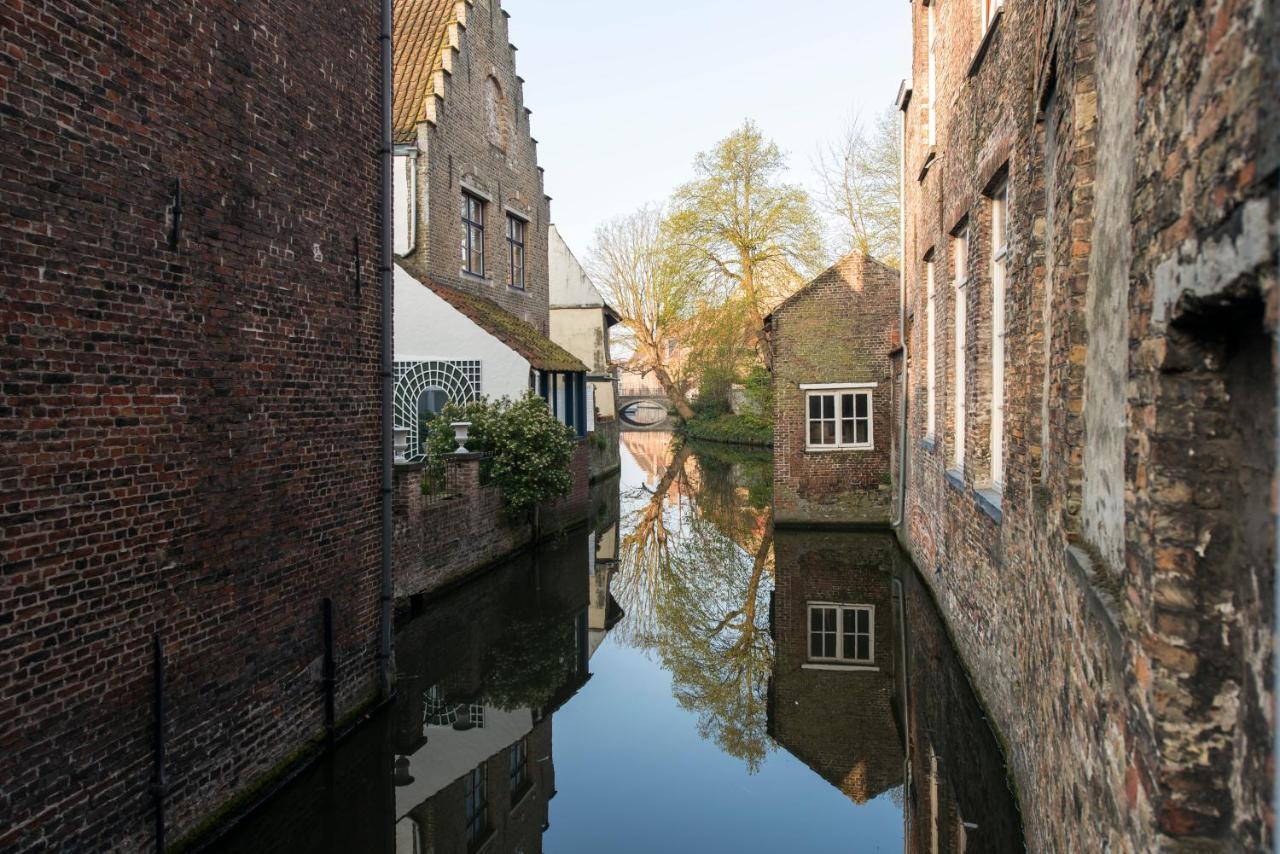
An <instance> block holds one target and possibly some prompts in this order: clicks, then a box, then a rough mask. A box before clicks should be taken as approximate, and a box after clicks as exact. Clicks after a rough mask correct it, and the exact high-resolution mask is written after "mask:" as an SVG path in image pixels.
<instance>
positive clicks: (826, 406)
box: [822, 394, 836, 418]
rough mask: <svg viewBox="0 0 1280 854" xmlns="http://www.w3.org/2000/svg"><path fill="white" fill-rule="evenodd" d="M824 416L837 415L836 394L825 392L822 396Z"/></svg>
mask: <svg viewBox="0 0 1280 854" xmlns="http://www.w3.org/2000/svg"><path fill="white" fill-rule="evenodd" d="M822 417H823V418H835V417H836V396H835V395H834V394H824V395H823V396H822Z"/></svg>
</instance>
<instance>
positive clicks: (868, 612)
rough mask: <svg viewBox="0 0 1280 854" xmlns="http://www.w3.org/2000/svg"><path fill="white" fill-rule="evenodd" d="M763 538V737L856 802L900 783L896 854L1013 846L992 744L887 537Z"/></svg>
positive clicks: (934, 619) (1015, 825)
mask: <svg viewBox="0 0 1280 854" xmlns="http://www.w3.org/2000/svg"><path fill="white" fill-rule="evenodd" d="M774 536H775V542H774V549H775V556H776V558H775V559H776V577H777V581H776V586H775V589H774V600H773V619H772V629H773V634H774V639H775V642H776V655H777V659H776V663H775V667H774V675H773V680H772V682H771V684H770V690H769V732H770V734H771V735H772V736H773V737H774V739H775V740H777V742H778V743H779V744H780V745H782V746H783V747H784V748H786V750H787V751H789V752H790V753H791V754H793V755H794V756H796V757H797V758H798V759H800V760H801V761H803V762H804V763H805V764H807V765H808V766H809V767H811V768H812V769H813V770H814V771H816V772H817V773H818V774H821V775H822V776H823V777H824V778H825V779H827V780H829V781H830V782H831V783H832V784H833V785H835V786H836V787H837V788H839V789H840V790H841V791H842V792H844V793H845V794H846V795H848V796H849V797H850V798H851V799H853V800H854V801H857V802H858V803H862V802H865V801H866V800H869V799H870V798H873V797H876V796H877V795H879V794H881V793H883V792H885V791H887V790H890V789H892V788H893V787H895V786H899V785H905V793H904V797H903V800H904V806H905V809H906V830H905V834H906V844H905V850H907V851H912V852H915V851H919V852H963V851H966V850H971V851H995V852H1003V851H1018V850H1022V848H1023V840H1022V827H1021V823H1020V819H1019V815H1018V810H1017V804H1016V801H1015V800H1014V797H1013V794H1012V793H1011V791H1010V790H1009V787H1008V782H1007V773H1006V768H1005V763H1004V759H1003V757H1002V755H1001V752H1000V748H999V746H998V744H997V743H996V740H995V736H994V734H993V733H992V731H991V728H990V726H989V725H988V724H987V721H986V717H985V715H984V713H983V710H982V707H981V706H980V705H979V703H978V700H977V697H976V696H975V695H974V693H973V690H972V688H970V686H969V681H968V677H967V676H966V674H965V672H964V669H963V668H962V667H961V665H960V662H959V659H958V658H957V657H956V654H955V651H954V650H953V649H952V648H951V646H950V642H949V640H948V637H947V633H946V631H945V629H944V627H943V625H942V622H941V620H940V619H939V617H938V614H937V612H936V611H935V609H934V607H933V602H932V600H931V599H930V598H929V595H928V593H927V592H926V591H925V589H924V587H923V585H922V583H921V582H920V580H919V578H918V577H917V576H916V574H915V569H914V568H913V567H912V566H911V564H910V562H909V560H908V559H907V558H906V557H905V555H903V553H902V552H901V551H899V549H898V546H897V543H896V541H895V540H894V538H893V536H892V535H890V534H889V533H887V532H885V533H880V532H876V533H826V534H814V533H801V532H797V531H778V532H776V533H775V535H774ZM904 735H905V738H904ZM904 759H905V760H906V761H905V763H904Z"/></svg>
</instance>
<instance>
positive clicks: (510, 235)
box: [507, 213, 526, 290]
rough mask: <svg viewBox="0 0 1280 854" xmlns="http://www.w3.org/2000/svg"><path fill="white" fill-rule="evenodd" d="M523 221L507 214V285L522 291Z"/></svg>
mask: <svg viewBox="0 0 1280 854" xmlns="http://www.w3.org/2000/svg"><path fill="white" fill-rule="evenodd" d="M525 225H526V223H525V221H524V220H523V219H521V218H520V217H518V216H516V215H515V214H510V213H509V214H507V254H508V255H509V257H510V261H511V266H510V268H509V270H510V278H508V280H507V284H509V285H511V287H513V288H519V289H520V290H524V233H525Z"/></svg>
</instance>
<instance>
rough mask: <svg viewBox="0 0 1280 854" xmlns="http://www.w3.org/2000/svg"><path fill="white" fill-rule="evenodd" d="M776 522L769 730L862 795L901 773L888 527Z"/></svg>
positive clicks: (852, 794)
mask: <svg viewBox="0 0 1280 854" xmlns="http://www.w3.org/2000/svg"><path fill="white" fill-rule="evenodd" d="M857 545H858V546H859V550H858V552H857V553H856V557H851V555H850V541H849V538H848V535H814V534H802V533H796V532H788V531H778V532H776V534H775V539H774V555H775V561H776V575H777V581H776V586H775V588H774V599H773V620H772V631H773V636H774V641H775V644H776V656H777V658H776V663H775V667H774V673H773V680H772V682H771V684H770V689H769V733H770V735H772V736H773V738H774V739H775V740H776V741H777V742H778V743H779V744H780V745H782V746H783V747H784V748H786V749H787V750H788V751H789V752H790V753H791V754H792V755H794V756H795V757H796V758H798V759H800V760H801V761H802V762H804V763H805V764H806V765H808V766H809V767H810V768H812V769H813V770H814V771H815V772H816V773H817V774H819V775H821V776H822V777H823V778H824V779H826V780H827V781H829V782H830V783H831V784H832V785H833V786H835V787H836V788H838V789H839V790H840V791H842V792H844V794H845V795H847V796H848V797H849V798H851V799H852V800H854V801H856V802H857V803H864V802H866V801H868V800H870V799H871V798H874V797H876V796H877V795H880V794H882V793H884V792H886V791H888V790H889V789H892V788H893V787H895V786H899V785H901V784H902V782H903V753H902V739H901V735H900V732H899V729H898V706H899V705H900V704H899V703H898V702H897V701H896V699H895V697H896V695H897V691H896V688H895V676H896V674H897V670H898V668H897V661H898V659H897V643H896V641H897V628H898V626H897V619H896V616H895V613H894V596H893V571H894V560H893V554H894V550H895V546H894V543H893V540H892V538H891V537H889V536H888V535H875V536H867V535H861V536H860V538H859V540H858V541H857Z"/></svg>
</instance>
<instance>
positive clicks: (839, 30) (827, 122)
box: [502, 0, 911, 257]
mask: <svg viewBox="0 0 1280 854" xmlns="http://www.w3.org/2000/svg"><path fill="white" fill-rule="evenodd" d="M502 5H503V8H505V9H506V10H507V11H508V12H509V13H510V14H511V24H510V26H511V30H510V32H511V41H512V43H513V44H515V46H516V47H517V48H518V51H517V53H516V71H517V73H518V74H520V75H521V76H522V77H523V78H524V79H525V84H524V100H525V106H527V107H528V108H529V109H531V110H532V111H533V117H532V127H533V136H534V138H536V139H537V140H538V161H539V164H540V165H541V166H542V167H543V168H544V169H546V190H547V193H548V194H549V195H550V196H551V197H552V201H551V219H552V221H553V222H555V223H556V224H557V226H559V228H560V231H561V233H562V234H563V235H564V237H565V240H567V241H568V242H569V245H570V247H571V248H572V249H573V250H574V252H575V254H577V255H578V256H579V257H583V256H584V255H586V253H587V249H588V247H589V246H590V243H591V239H592V237H593V235H594V234H595V229H596V226H597V225H598V224H600V223H601V222H603V221H604V220H607V219H609V218H611V217H614V216H618V215H622V214H627V213H630V212H631V211H633V210H635V209H636V208H638V207H640V206H641V205H643V204H646V203H649V202H661V201H664V200H665V199H666V198H667V197H668V196H669V195H670V193H671V191H672V190H673V189H675V188H676V187H677V186H678V185H680V184H681V183H683V182H685V181H687V180H688V179H689V178H690V177H692V164H693V159H694V157H695V155H696V154H697V153H698V152H699V151H705V150H707V149H710V148H711V147H712V146H714V145H715V143H716V142H717V141H718V140H720V139H722V138H723V137H725V136H727V135H728V134H729V133H730V132H731V131H732V130H734V129H735V128H736V127H738V126H739V125H740V124H741V123H742V121H743V120H744V119H746V118H752V119H754V120H755V121H756V123H757V124H759V126H760V128H761V130H762V131H763V132H764V133H765V134H766V135H767V136H769V137H771V138H772V139H773V140H774V141H775V142H777V143H778V145H779V146H780V147H781V148H782V149H783V150H784V151H785V152H786V153H787V154H788V156H789V162H790V167H791V171H792V176H791V180H793V181H795V182H797V183H802V184H804V185H806V186H809V187H810V188H812V187H813V186H814V178H813V168H812V163H813V159H814V157H815V155H816V151H817V148H818V147H819V145H821V144H822V143H823V142H824V141H827V140H830V139H832V138H834V137H837V136H838V135H839V134H840V131H841V129H842V128H843V127H844V126H845V125H846V124H847V122H848V120H849V117H850V116H851V115H854V114H860V115H861V116H862V117H863V119H864V121H866V122H870V121H871V120H872V119H873V118H874V116H875V114H876V113H877V112H879V111H880V110H883V109H884V108H885V107H889V106H892V104H893V101H894V98H895V97H896V96H897V94H898V84H899V82H900V81H901V80H902V79H903V78H904V77H907V76H908V75H909V74H910V64H911V54H910V16H911V5H910V3H908V2H907V0H774V2H764V0H628V2H620V0H503V4H502Z"/></svg>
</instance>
